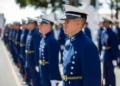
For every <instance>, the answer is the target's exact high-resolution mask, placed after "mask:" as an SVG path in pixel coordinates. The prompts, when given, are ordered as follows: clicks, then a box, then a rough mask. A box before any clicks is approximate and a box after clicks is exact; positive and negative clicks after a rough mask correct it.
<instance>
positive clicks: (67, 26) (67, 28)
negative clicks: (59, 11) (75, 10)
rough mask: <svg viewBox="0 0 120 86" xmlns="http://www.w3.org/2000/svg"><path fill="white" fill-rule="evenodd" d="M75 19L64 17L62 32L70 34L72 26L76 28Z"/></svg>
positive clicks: (72, 30) (72, 29)
mask: <svg viewBox="0 0 120 86" xmlns="http://www.w3.org/2000/svg"><path fill="white" fill-rule="evenodd" d="M75 20H76V19H66V20H65V22H64V24H63V26H64V32H65V33H66V34H70V33H71V32H74V28H76V26H77V24H76V21H75Z"/></svg>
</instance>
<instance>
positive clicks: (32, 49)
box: [25, 18, 41, 86]
mask: <svg viewBox="0 0 120 86" xmlns="http://www.w3.org/2000/svg"><path fill="white" fill-rule="evenodd" d="M36 25H37V22H36V21H35V20H34V19H31V18H29V19H28V29H29V33H28V35H27V41H26V48H25V49H26V50H25V52H26V67H27V68H28V71H29V73H30V80H31V82H32V85H33V86H41V82H40V78H39V72H38V71H36V66H38V65H39V43H40V39H41V37H40V33H39V31H38V29H36V28H35V27H36ZM28 75H29V74H28Z"/></svg>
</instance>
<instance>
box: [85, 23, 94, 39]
mask: <svg viewBox="0 0 120 86" xmlns="http://www.w3.org/2000/svg"><path fill="white" fill-rule="evenodd" d="M83 32H84V33H85V34H86V35H87V36H88V37H89V38H90V39H92V36H91V31H90V29H89V28H88V23H87V22H86V23H85V25H84V29H83Z"/></svg>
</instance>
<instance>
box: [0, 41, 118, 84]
mask: <svg viewBox="0 0 120 86" xmlns="http://www.w3.org/2000/svg"><path fill="white" fill-rule="evenodd" d="M115 74H116V81H117V82H116V83H117V86H120V69H118V68H115ZM0 86H23V85H22V79H21V77H20V76H19V75H18V69H17V68H16V67H15V65H14V64H13V62H12V59H11V58H10V54H9V52H8V51H7V50H6V48H5V46H4V44H3V42H2V41H1V40H0ZM24 86H25V85H24ZM60 86H61V85H60Z"/></svg>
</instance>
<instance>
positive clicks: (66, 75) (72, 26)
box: [61, 5, 101, 86]
mask: <svg viewBox="0 0 120 86" xmlns="http://www.w3.org/2000/svg"><path fill="white" fill-rule="evenodd" d="M64 9H65V16H63V17H62V18H61V19H62V20H65V21H64V24H63V26H64V32H65V33H66V34H68V35H69V40H67V41H66V44H65V50H64V52H63V76H62V79H63V86H100V85H101V69H100V59H99V55H98V51H97V48H96V46H95V44H94V43H93V42H92V41H91V39H89V38H88V37H87V36H86V35H85V34H84V32H83V31H82V28H83V27H84V25H85V23H86V19H87V13H86V12H85V11H83V10H80V9H78V8H77V7H73V6H70V5H64Z"/></svg>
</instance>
